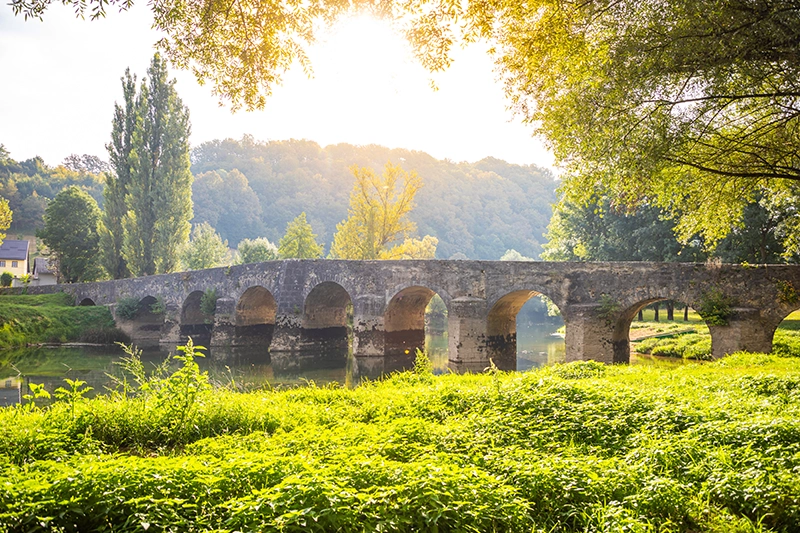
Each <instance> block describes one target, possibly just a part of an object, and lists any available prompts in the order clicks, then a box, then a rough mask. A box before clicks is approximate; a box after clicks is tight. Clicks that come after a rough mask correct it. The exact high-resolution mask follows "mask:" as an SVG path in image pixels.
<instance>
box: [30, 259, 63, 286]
mask: <svg viewBox="0 0 800 533" xmlns="http://www.w3.org/2000/svg"><path fill="white" fill-rule="evenodd" d="M31 277H32V278H33V279H32V280H31V285H34V286H36V285H55V284H56V283H58V279H57V278H56V273H55V272H53V270H52V269H51V268H50V263H49V262H48V261H47V259H45V258H44V257H35V258H34V259H33V269H32V272H31Z"/></svg>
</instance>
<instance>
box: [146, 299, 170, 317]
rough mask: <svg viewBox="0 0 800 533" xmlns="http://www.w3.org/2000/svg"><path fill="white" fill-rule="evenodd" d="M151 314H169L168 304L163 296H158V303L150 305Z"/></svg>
mask: <svg viewBox="0 0 800 533" xmlns="http://www.w3.org/2000/svg"><path fill="white" fill-rule="evenodd" d="M150 312H151V313H153V314H154V315H163V314H164V313H166V312H167V303H166V302H165V301H164V297H163V296H157V297H156V301H155V302H153V303H152V304H150Z"/></svg>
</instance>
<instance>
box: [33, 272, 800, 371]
mask: <svg viewBox="0 0 800 533" xmlns="http://www.w3.org/2000/svg"><path fill="white" fill-rule="evenodd" d="M211 290H214V291H215V292H216V297H217V300H216V310H215V311H214V312H213V313H211V314H209V313H207V312H204V311H203V306H201V300H202V297H203V294H204V292H206V291H211ZM53 291H64V292H67V293H70V294H72V295H74V296H75V298H76V301H77V302H80V303H81V304H83V305H93V304H94V305H107V306H110V307H111V308H112V310H113V309H115V308H116V307H117V305H118V303H119V302H120V301H122V300H123V299H127V301H128V304H129V305H130V302H133V299H135V301H136V302H138V312H137V313H136V316H134V317H133V318H132V319H130V320H126V319H124V318H122V317H121V316H119V315H120V313H119V312H116V317H117V322H118V324H119V325H120V326H121V327H122V328H123V329H125V330H127V331H128V332H129V333H130V334H131V336H132V338H133V339H134V341H143V340H144V341H146V340H150V341H158V342H162V343H175V342H182V341H184V340H185V339H186V337H187V336H188V335H192V336H199V337H201V338H203V337H204V339H203V340H202V342H205V343H210V345H211V346H218V345H230V346H248V345H250V346H253V345H260V346H269V349H270V352H271V353H272V354H273V357H274V354H277V353H290V354H295V353H296V354H301V353H304V352H318V353H325V352H326V351H330V350H334V351H335V350H340V349H342V348H347V346H348V343H349V342H350V341H351V339H352V350H353V354H354V355H355V356H356V357H362V358H367V357H383V356H386V355H389V354H391V353H397V352H402V353H408V352H406V350H408V351H410V353H412V354H413V353H414V348H416V347H418V346H422V345H423V344H424V338H425V331H424V330H425V321H424V312H425V307H426V306H427V304H428V302H429V301H430V299H431V297H432V296H433V295H434V293H436V294H438V295H439V296H440V297H441V298H442V300H444V303H445V305H446V306H447V310H448V339H449V348H448V349H449V359H450V364H451V367H453V368H454V369H455V370H472V369H483V368H484V367H485V366H487V365H488V362H489V359H490V358H491V359H492V360H494V361H495V363H496V364H497V365H498V366H499V367H501V368H513V365H514V364H515V363H514V361H515V357H516V315H517V313H518V311H519V310H520V309H521V308H522V306H523V305H524V304H525V302H526V301H527V300H528V299H530V298H531V297H534V296H537V295H545V296H547V297H549V298H550V299H551V300H552V301H553V302H554V303H555V305H557V306H558V308H559V309H560V311H561V314H562V316H563V318H564V322H565V325H566V358H567V360H568V361H575V360H588V359H593V360H596V361H603V362H606V363H626V362H628V361H629V358H630V347H629V327H630V324H631V321H632V320H633V318H634V317H635V316H636V314H637V312H638V311H639V310H640V309H641V308H642V307H644V306H646V305H648V304H651V303H654V302H658V301H660V300H673V301H677V302H683V303H685V304H688V305H689V306H691V307H692V308H694V309H701V308H702V307H703V306H702V303H703V302H704V301H708V300H709V299H710V298H713V297H714V296H716V297H720V296H722V297H724V298H725V299H727V301H728V302H729V304H730V305H729V308H730V313H728V315H729V316H728V317H727V324H726V325H712V326H710V330H711V338H712V352H713V355H714V356H715V357H720V356H723V355H725V354H728V353H732V352H734V351H737V350H751V351H763V352H769V351H771V349H772V337H773V334H774V332H775V329H776V327H777V326H778V324H780V322H781V321H782V320H783V319H784V318H785V317H786V316H787V315H788V314H789V313H791V312H792V311H794V310H796V309H798V308H800V301H798V293H799V292H800V266H793V265H761V266H755V267H754V266H741V265H719V264H687V263H556V262H506V261H502V262H501V261H434V260H430V261H338V260H285V261H272V262H266V263H255V264H248V265H238V266H231V267H223V268H214V269H208V270H202V271H192V272H180V273H175V274H164V275H158V276H150V277H144V278H134V279H125V280H116V281H105V282H96V283H83V284H73V285H56V286H51V287H36V288H34V287H31V288H29V292H32V293H33V292H53ZM718 299H719V298H718ZM156 303H158V305H156V306H154V305H153V304H156ZM206 311H208V308H207V307H206ZM349 313H352V330H351V331H350V330H349V328H350V326H349V320H350V318H349V316H350V315H349ZM705 318H708V317H705Z"/></svg>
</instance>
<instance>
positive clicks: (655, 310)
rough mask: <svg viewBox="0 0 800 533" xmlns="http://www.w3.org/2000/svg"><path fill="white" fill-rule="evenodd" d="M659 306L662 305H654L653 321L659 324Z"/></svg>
mask: <svg viewBox="0 0 800 533" xmlns="http://www.w3.org/2000/svg"><path fill="white" fill-rule="evenodd" d="M659 305H660V304H659V302H656V303H654V304H653V311H654V313H653V320H655V321H656V322H658V306H659Z"/></svg>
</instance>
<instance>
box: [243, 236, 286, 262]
mask: <svg viewBox="0 0 800 533" xmlns="http://www.w3.org/2000/svg"><path fill="white" fill-rule="evenodd" d="M236 251H237V252H238V258H237V263H238V264H240V265H245V264H247V263H261V262H262V261H275V260H277V259H278V247H277V246H275V245H274V244H272V243H271V242H269V240H268V239H266V238H264V237H259V238H258V239H244V240H242V241H241V242H240V243H239V246H238V247H237V249H236Z"/></svg>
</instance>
